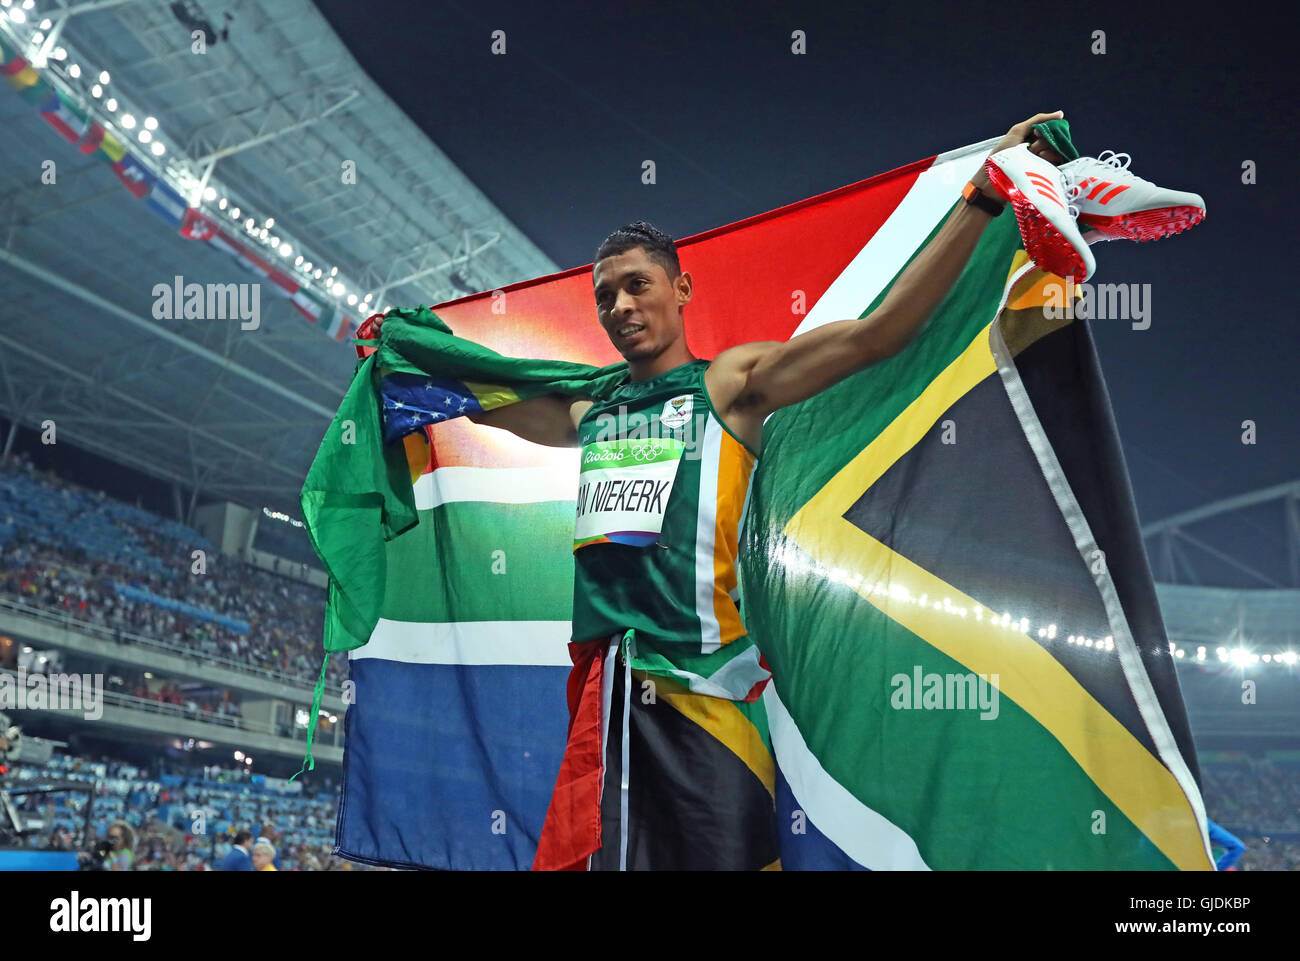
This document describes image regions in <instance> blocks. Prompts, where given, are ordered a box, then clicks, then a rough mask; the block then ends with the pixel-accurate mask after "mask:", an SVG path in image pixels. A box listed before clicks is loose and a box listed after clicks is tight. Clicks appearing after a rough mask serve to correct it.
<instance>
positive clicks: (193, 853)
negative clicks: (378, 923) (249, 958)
mask: <svg viewBox="0 0 1300 961" xmlns="http://www.w3.org/2000/svg"><path fill="white" fill-rule="evenodd" d="M9 780H10V783H11V784H16V785H25V784H26V785H30V784H38V783H49V782H52V781H61V782H66V781H75V782H82V783H84V784H86V785H87V787H88V788H89V789H90V791H91V792H92V793H93V796H94V802H93V805H92V808H91V811H92V818H91V824H90V830H89V835H90V836H89V837H83V836H82V835H83V832H84V830H85V809H86V805H87V803H88V795H87V794H86V793H82V792H73V791H67V792H62V793H59V794H56V795H47V796H44V797H35V796H32V795H16V806H17V808H18V812H19V815H20V816H21V817H22V819H23V821H24V822H25V823H26V824H28V825H33V826H34V827H35V828H36V830H35V831H34V832H33V833H29V834H26V835H24V836H23V837H22V838H21V839H20V840H21V843H22V844H23V845H24V846H27V847H31V848H34V849H39V850H49V851H90V850H92V849H93V848H94V847H95V844H96V841H98V840H99V839H109V840H111V841H112V842H113V846H112V850H111V852H110V853H109V855H108V858H107V859H106V863H105V865H104V866H105V868H106V869H107V870H117V871H122V870H130V871H212V870H220V869H222V866H223V865H226V869H229V865H230V864H231V862H232V861H237V860H238V855H236V857H235V858H232V857H231V854H232V851H234V850H235V849H236V846H237V845H238V846H239V848H240V849H241V850H247V851H248V853H249V856H250V859H251V855H252V848H254V847H256V846H257V845H258V844H259V843H261V844H263V845H264V846H265V845H269V846H270V847H271V849H273V854H272V859H271V864H272V865H273V866H274V869H275V870H280V871H352V870H358V869H362V868H361V866H360V865H357V864H354V863H353V862H350V861H345V860H343V859H341V858H336V857H334V856H333V855H332V854H331V850H332V847H333V845H332V838H333V833H334V819H335V813H336V809H337V803H338V794H337V787H336V786H335V785H334V784H333V783H331V782H328V781H326V782H325V783H324V784H323V785H316V784H313V783H308V784H306V785H303V784H299V783H293V784H289V783H286V782H284V781H280V780H278V779H274V778H262V777H259V776H257V775H252V774H250V773H249V772H248V771H246V770H244V769H238V768H234V769H227V768H220V767H204V768H202V769H198V768H182V767H175V766H171V767H169V766H163V765H161V764H160V765H159V767H158V769H157V770H156V771H146V770H143V769H141V768H140V767H138V766H136V765H132V764H126V763H121V762H118V761H113V760H110V759H108V758H99V759H97V760H91V759H85V758H75V757H71V756H68V755H62V754H59V755H55V756H53V757H51V759H50V760H49V762H48V763H46V764H44V765H40V766H34V765H18V766H17V767H16V769H15V770H14V771H12V772H11V775H10V778H9ZM200 814H201V817H199V816H198V815H200ZM264 849H265V848H264ZM268 870H269V869H268Z"/></svg>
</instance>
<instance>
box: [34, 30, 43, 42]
mask: <svg viewBox="0 0 1300 961" xmlns="http://www.w3.org/2000/svg"><path fill="white" fill-rule="evenodd" d="M44 41H45V34H43V33H41V32H40V31H39V30H37V31H36V32H35V33H34V34H32V43H43V42H44Z"/></svg>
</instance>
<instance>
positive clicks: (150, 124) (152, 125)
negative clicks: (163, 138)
mask: <svg viewBox="0 0 1300 961" xmlns="http://www.w3.org/2000/svg"><path fill="white" fill-rule="evenodd" d="M144 125H145V127H146V128H147V129H149V130H157V129H158V118H157V117H145V118H144Z"/></svg>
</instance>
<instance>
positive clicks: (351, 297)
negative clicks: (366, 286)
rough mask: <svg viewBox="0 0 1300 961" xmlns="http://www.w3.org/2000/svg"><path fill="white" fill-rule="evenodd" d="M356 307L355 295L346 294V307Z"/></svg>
mask: <svg viewBox="0 0 1300 961" xmlns="http://www.w3.org/2000/svg"><path fill="white" fill-rule="evenodd" d="M356 305H357V295H356V294H348V306H349V307H355V306H356Z"/></svg>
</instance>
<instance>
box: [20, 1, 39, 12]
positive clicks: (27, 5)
mask: <svg viewBox="0 0 1300 961" xmlns="http://www.w3.org/2000/svg"><path fill="white" fill-rule="evenodd" d="M34 6H36V0H23V9H24V10H30V9H31V8H32V7H34Z"/></svg>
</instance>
